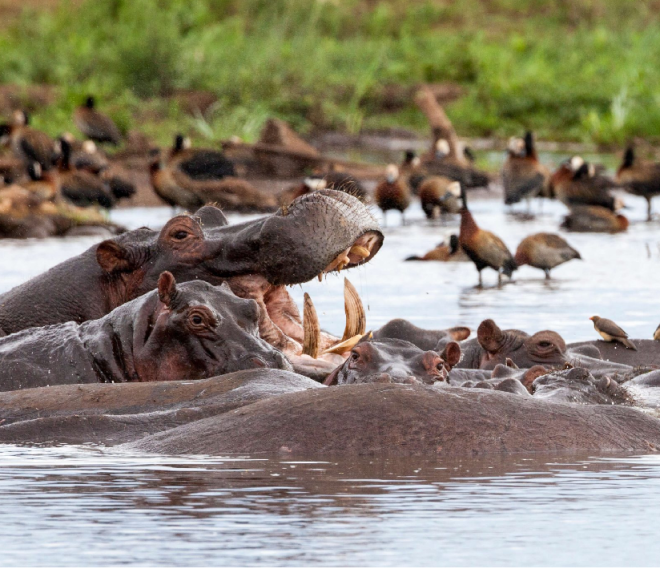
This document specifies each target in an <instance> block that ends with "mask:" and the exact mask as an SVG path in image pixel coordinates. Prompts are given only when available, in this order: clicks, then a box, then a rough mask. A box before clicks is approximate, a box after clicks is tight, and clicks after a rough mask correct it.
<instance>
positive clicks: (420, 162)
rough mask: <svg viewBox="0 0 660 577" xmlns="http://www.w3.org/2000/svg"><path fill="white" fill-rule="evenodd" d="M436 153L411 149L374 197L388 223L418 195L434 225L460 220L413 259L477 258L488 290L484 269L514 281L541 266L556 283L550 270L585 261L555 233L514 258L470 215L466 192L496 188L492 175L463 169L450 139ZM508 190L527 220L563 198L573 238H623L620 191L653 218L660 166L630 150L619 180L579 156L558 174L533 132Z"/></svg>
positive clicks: (512, 156) (519, 145) (511, 157)
mask: <svg viewBox="0 0 660 577" xmlns="http://www.w3.org/2000/svg"><path fill="white" fill-rule="evenodd" d="M432 150H433V153H432V154H430V153H427V154H426V155H423V156H422V157H419V156H417V155H416V154H415V153H414V152H413V151H407V152H406V155H405V158H404V160H403V162H402V164H401V165H399V166H396V165H393V164H392V165H389V166H388V167H387V174H386V178H385V179H384V180H382V181H381V182H379V183H378V185H377V186H376V189H375V193H374V199H375V202H376V204H377V205H378V206H379V207H380V208H381V210H382V211H383V213H384V218H385V214H386V213H387V211H389V210H398V211H400V212H401V213H402V215H403V213H405V211H406V209H407V208H408V207H409V206H410V203H411V199H412V197H413V196H414V195H417V196H418V197H419V200H420V203H421V206H422V209H423V211H424V213H425V214H426V216H427V218H429V219H433V218H436V217H437V216H438V215H442V214H459V215H460V218H461V224H460V232H459V234H458V236H456V235H452V236H451V237H450V239H449V243H448V244H445V243H441V244H440V245H438V246H437V247H436V248H434V249H433V250H431V251H429V252H428V253H427V254H425V255H424V256H413V257H410V258H409V259H408V260H436V261H453V260H471V261H472V262H473V263H474V264H475V266H476V268H477V271H478V272H479V286H481V271H482V270H483V269H484V268H486V267H490V268H492V269H494V270H495V271H497V272H498V277H499V281H500V283H501V280H502V275H505V276H508V277H509V278H510V277H511V276H512V274H513V271H514V270H516V269H517V268H518V267H519V266H522V265H529V266H532V267H536V268H539V269H541V270H543V271H544V272H545V275H546V278H550V271H551V270H552V269H553V268H555V267H556V266H558V265H560V264H562V263H564V262H567V261H569V260H571V259H579V258H581V257H580V253H579V252H578V251H577V250H575V249H574V248H573V247H571V246H570V245H569V244H568V243H567V242H566V240H564V239H563V238H562V237H560V236H559V235H557V234H551V233H537V234H533V235H530V236H528V237H527V238H525V239H524V240H523V241H522V242H521V243H520V245H519V246H518V248H517V250H516V253H515V255H513V254H511V252H510V251H509V249H508V248H507V247H506V245H505V244H504V242H503V241H502V240H501V239H500V238H499V237H498V236H497V235H495V234H494V233H492V232H490V231H486V230H482V229H481V228H479V226H478V224H477V223H476V221H475V219H474V217H473V215H472V214H471V212H470V210H469V209H468V205H467V197H466V189H468V188H474V187H482V186H485V185H487V184H488V181H487V176H486V175H485V174H483V173H479V171H477V170H476V169H475V168H474V166H473V165H472V162H473V155H472V154H471V153H467V154H466V155H465V156H466V157H467V159H468V162H467V163H463V164H462V165H461V164H459V163H456V162H453V161H452V160H451V159H450V158H449V145H448V143H447V141H446V140H443V139H439V140H437V141H436V143H435V144H434V146H433V148H432ZM484 180H485V182H484ZM502 184H503V188H504V203H505V204H506V205H512V204H515V203H518V202H521V201H526V202H527V215H529V211H530V201H531V199H533V198H541V199H543V198H549V199H556V200H559V201H560V202H562V203H563V204H565V205H566V206H567V207H568V208H569V210H570V212H569V214H568V215H567V216H566V217H565V219H564V222H563V223H562V227H563V228H566V229H567V230H569V231H573V232H608V233H616V232H621V231H624V230H626V229H627V228H628V225H629V222H628V219H627V218H626V217H625V216H624V215H622V214H619V212H618V211H619V210H621V209H622V208H625V207H624V204H623V201H622V199H621V198H620V197H618V196H615V195H614V194H613V193H612V191H613V190H614V189H617V188H618V189H621V188H622V189H624V190H626V191H627V192H629V193H632V194H635V195H638V196H642V197H643V198H645V199H646V201H647V203H648V213H647V214H648V220H651V201H652V198H653V197H654V196H656V195H658V194H660V163H652V162H645V161H642V160H640V159H638V158H636V156H635V152H634V149H633V148H632V147H628V148H627V149H626V151H625V154H624V157H623V162H622V163H621V165H620V166H619V168H618V170H617V173H616V179H614V180H613V179H610V178H608V177H607V176H605V174H604V169H603V167H601V166H596V165H594V164H592V163H589V162H586V161H585V160H584V159H582V158H581V157H579V156H573V157H571V158H569V159H568V160H566V161H565V162H563V163H562V164H561V165H560V166H559V167H558V168H557V170H555V171H554V172H552V173H551V172H550V170H549V169H548V168H547V167H545V166H544V165H543V164H541V163H540V162H539V159H538V155H537V152H536V148H535V145H534V138H533V135H532V133H531V132H527V133H526V134H525V136H524V138H511V139H510V141H509V143H508V146H507V158H506V160H505V162H504V165H503V167H502ZM403 222H405V221H403Z"/></svg>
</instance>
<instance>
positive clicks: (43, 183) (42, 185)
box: [22, 162, 60, 201]
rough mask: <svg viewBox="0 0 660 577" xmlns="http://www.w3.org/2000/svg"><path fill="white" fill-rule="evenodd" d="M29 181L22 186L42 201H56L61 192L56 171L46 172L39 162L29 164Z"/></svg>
mask: <svg viewBox="0 0 660 577" xmlns="http://www.w3.org/2000/svg"><path fill="white" fill-rule="evenodd" d="M27 173H28V177H29V180H28V181H27V182H24V183H23V184H22V186H23V188H25V189H26V190H29V191H30V192H33V193H35V194H36V195H37V196H38V197H39V198H40V199H41V200H49V201H54V200H55V199H56V198H57V196H58V193H59V191H60V183H59V178H58V176H57V171H56V170H49V171H46V172H44V171H43V170H42V168H41V165H40V164H39V163H38V162H32V163H30V164H28V167H27Z"/></svg>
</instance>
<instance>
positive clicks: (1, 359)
mask: <svg viewBox="0 0 660 577" xmlns="http://www.w3.org/2000/svg"><path fill="white" fill-rule="evenodd" d="M258 318H259V309H258V306H257V304H256V303H255V302H254V301H251V300H245V299H241V298H238V297H236V296H235V295H234V294H233V293H232V292H231V290H230V289H229V288H228V287H227V286H226V285H222V286H220V287H214V286H213V285H210V284H209V283H206V282H204V281H190V282H187V283H183V284H181V285H179V286H177V284H176V282H175V280H174V277H173V276H172V275H171V274H170V273H169V272H164V273H162V274H161V275H160V278H159V280H158V289H156V290H154V291H152V292H150V293H147V294H146V295H143V296H141V297H139V298H137V299H135V300H133V301H131V302H129V303H126V304H125V305H122V306H120V307H118V308H116V309H115V310H114V311H112V312H111V313H109V314H107V315H106V316H104V317H103V318H101V319H97V320H93V321H87V322H85V323H82V324H81V325H78V324H76V323H74V322H68V323H64V324H60V325H50V326H47V327H39V328H32V329H26V330H24V331H21V332H18V333H14V334H13V335H9V336H6V337H3V338H2V339H0V367H2V371H0V391H10V390H15V389H24V388H31V387H44V386H47V385H48V386H50V385H65V384H74V383H94V382H101V383H123V382H134V381H157V380H171V379H200V378H205V377H210V376H213V375H219V374H224V373H227V372H232V371H238V370H241V369H249V368H254V367H272V368H287V369H290V368H291V367H290V365H289V363H288V361H287V360H286V358H285V357H284V355H283V354H282V353H280V352H279V351H277V350H276V349H274V348H273V347H271V346H270V345H268V343H266V342H265V341H263V340H262V339H260V338H259V334H258Z"/></svg>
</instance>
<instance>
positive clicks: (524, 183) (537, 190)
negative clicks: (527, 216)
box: [502, 131, 550, 208]
mask: <svg viewBox="0 0 660 577" xmlns="http://www.w3.org/2000/svg"><path fill="white" fill-rule="evenodd" d="M507 153H508V154H507V157H506V160H505V161H504V166H503V167H502V183H503V185H504V204H515V203H516V202H520V201H521V200H523V199H525V200H527V201H528V208H529V200H530V199H531V198H534V197H535V196H538V195H539V194H541V192H542V190H543V188H544V186H546V184H547V181H548V179H549V178H550V173H549V171H548V169H547V168H546V167H545V166H543V165H542V164H541V163H540V162H539V159H538V156H537V155H536V148H535V147H534V136H533V135H532V133H531V132H529V131H528V132H526V133H525V138H524V139H523V138H511V139H510V140H509V145H508V147H507Z"/></svg>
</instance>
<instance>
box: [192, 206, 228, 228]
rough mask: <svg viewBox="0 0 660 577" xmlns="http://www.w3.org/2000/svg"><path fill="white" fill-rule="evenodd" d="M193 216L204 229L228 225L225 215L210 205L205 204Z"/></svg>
mask: <svg viewBox="0 0 660 577" xmlns="http://www.w3.org/2000/svg"><path fill="white" fill-rule="evenodd" d="M195 216H196V217H197V218H198V219H199V222H200V223H201V224H202V227H204V228H211V227H218V226H226V225H228V224H229V221H228V220H227V217H226V216H225V213H224V212H222V211H221V210H220V209H219V208H218V207H217V206H213V205H212V204H207V205H206V206H203V207H202V208H200V209H199V210H198V211H197V212H196V213H195Z"/></svg>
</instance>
